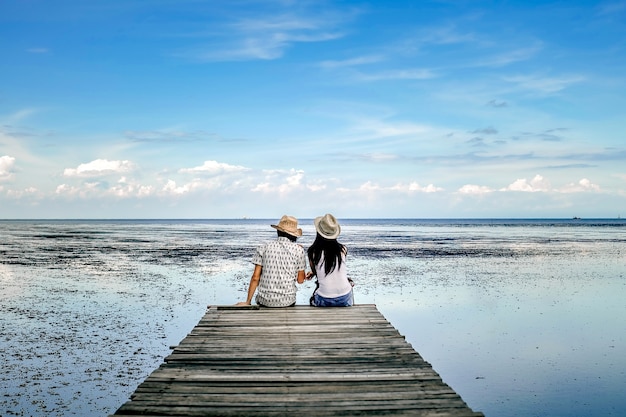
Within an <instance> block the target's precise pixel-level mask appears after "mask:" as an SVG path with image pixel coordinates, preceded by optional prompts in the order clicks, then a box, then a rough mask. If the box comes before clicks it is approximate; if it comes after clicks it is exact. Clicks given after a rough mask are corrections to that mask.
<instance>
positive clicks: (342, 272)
mask: <svg viewBox="0 0 626 417" xmlns="http://www.w3.org/2000/svg"><path fill="white" fill-rule="evenodd" d="M315 272H316V273H317V281H318V282H319V284H320V287H319V288H318V289H317V293H318V294H319V295H320V296H322V297H325V298H335V297H339V296H342V295H346V294H348V293H349V292H350V291H352V285H351V284H350V282H349V281H348V269H347V268H346V255H345V254H341V267H339V265H338V263H337V264H335V269H333V270H332V271H330V274H328V275H326V273H325V271H324V254H323V253H322V257H321V258H320V261H319V263H318V264H317V265H315Z"/></svg>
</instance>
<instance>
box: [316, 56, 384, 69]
mask: <svg viewBox="0 0 626 417" xmlns="http://www.w3.org/2000/svg"><path fill="white" fill-rule="evenodd" d="M384 59H385V57H383V56H382V55H366V56H359V57H354V58H349V59H343V60H329V61H322V62H320V63H319V66H320V67H321V68H325V69H334V68H345V67H356V66H360V65H367V64H374V63H377V62H381V61H383V60H384Z"/></svg>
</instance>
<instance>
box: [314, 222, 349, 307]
mask: <svg viewBox="0 0 626 417" xmlns="http://www.w3.org/2000/svg"><path fill="white" fill-rule="evenodd" d="M313 224H314V225H315V230H316V232H317V235H316V237H315V241H314V242H313V244H312V245H311V247H309V250H308V258H309V265H310V266H311V272H310V273H309V274H308V275H307V279H311V277H312V276H313V275H317V288H316V289H315V291H314V292H313V296H312V297H311V300H310V303H311V305H312V306H316V307H349V306H352V305H353V304H354V295H353V292H352V287H353V285H354V284H353V282H352V280H351V279H349V278H348V270H347V267H346V255H347V254H348V249H347V248H346V247H345V245H342V244H341V243H339V241H337V238H338V237H339V234H340V233H341V226H340V225H339V222H337V219H336V218H335V216H333V215H332V214H325V215H324V216H320V217H316V218H315V220H314V221H313Z"/></svg>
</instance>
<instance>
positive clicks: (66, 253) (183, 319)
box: [0, 219, 626, 416]
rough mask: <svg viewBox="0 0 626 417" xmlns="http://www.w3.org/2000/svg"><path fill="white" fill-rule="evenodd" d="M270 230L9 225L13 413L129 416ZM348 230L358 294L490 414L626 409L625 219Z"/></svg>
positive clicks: (8, 389)
mask: <svg viewBox="0 0 626 417" xmlns="http://www.w3.org/2000/svg"><path fill="white" fill-rule="evenodd" d="M272 222H273V221H271V220H197V221H194V220H186V221H149V220H146V221H137V220H129V221H95V220H94V221H0V237H1V239H0V358H1V359H2V363H3V372H2V373H1V374H0V415H3V416H4V415H7V416H10V415H58V416H64V415H102V416H105V415H107V414H109V413H112V412H114V411H115V410H116V409H117V408H118V407H119V406H120V405H121V404H122V403H124V402H125V401H126V400H127V399H128V397H129V395H130V393H132V392H133V391H134V389H135V388H136V387H137V385H138V384H139V383H140V382H141V381H142V380H143V379H144V378H145V377H146V376H147V375H148V374H150V372H152V370H154V369H155V368H156V367H158V366H159V364H160V363H161V362H162V361H163V357H164V356H166V355H167V354H168V353H169V352H170V350H169V347H170V346H171V345H175V344H177V343H178V342H179V341H180V340H181V339H182V338H183V337H184V336H185V335H186V334H187V333H188V332H189V331H190V330H191V328H192V327H193V326H194V325H195V324H196V323H197V321H198V320H199V318H200V317H201V316H202V314H203V313H204V311H205V308H206V306H207V305H208V304H214V305H219V304H232V303H234V302H236V301H238V300H242V299H244V298H245V295H246V290H247V284H248V280H249V277H250V274H251V272H252V268H251V265H250V258H251V256H252V253H253V251H254V248H255V247H256V246H257V245H258V244H260V243H261V242H263V241H266V240H270V239H273V238H274V236H275V232H274V229H271V228H270V227H269V224H270V223H272ZM301 223H302V224H303V229H304V237H303V238H301V239H300V240H299V241H300V243H302V244H303V245H304V246H305V247H306V246H308V245H310V244H311V243H312V241H313V238H314V229H313V226H312V222H311V221H310V220H301ZM342 225H343V233H342V236H341V237H340V241H342V242H343V243H345V244H346V245H347V246H348V248H349V258H348V261H349V270H350V275H351V276H352V278H353V279H354V280H355V281H356V282H357V286H356V287H355V297H356V301H357V302H358V303H375V304H376V305H377V306H378V308H379V310H380V311H381V312H382V313H383V314H384V315H385V317H387V319H388V320H389V321H390V322H391V323H392V324H393V325H394V326H396V328H398V330H399V331H400V332H401V333H402V334H403V335H405V336H406V338H407V340H408V341H409V343H411V344H412V345H413V347H414V348H415V349H416V350H417V351H418V352H420V354H421V355H422V356H423V357H424V358H425V359H426V360H427V361H429V362H430V363H431V364H432V365H433V367H434V368H435V370H436V371H437V372H438V373H439V374H440V375H441V376H442V378H443V379H444V381H445V382H446V383H448V384H449V385H450V386H451V387H452V388H454V389H455V390H456V391H457V392H458V393H459V394H460V395H461V396H462V397H463V399H464V400H465V401H466V402H467V403H468V404H469V406H470V407H472V408H473V409H474V410H480V411H483V412H484V413H485V415H487V416H574V415H575V416H610V415H614V416H622V415H626V399H625V398H624V395H623V393H624V392H626V375H625V370H626V302H625V301H624V300H625V299H626V278H625V276H624V273H625V270H626V268H625V266H626V221H624V220H578V221H573V220H519V219H514V220H397V219H396V220H346V221H343V222H342ZM299 288H300V289H299V293H298V303H299V304H305V303H306V300H307V299H308V297H309V295H310V293H311V291H312V283H306V284H305V285H303V286H301V287H299Z"/></svg>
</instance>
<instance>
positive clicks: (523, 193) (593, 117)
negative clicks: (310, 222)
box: [0, 0, 626, 218]
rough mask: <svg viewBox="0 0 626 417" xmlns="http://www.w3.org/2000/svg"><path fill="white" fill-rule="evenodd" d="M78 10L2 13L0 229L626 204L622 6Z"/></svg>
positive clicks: (270, 4) (218, 5)
mask: <svg viewBox="0 0 626 417" xmlns="http://www.w3.org/2000/svg"><path fill="white" fill-rule="evenodd" d="M74 3H75V2H70V1H68V0H58V2H55V6H54V7H52V8H50V7H43V8H33V7H29V6H28V4H27V3H24V2H14V3H12V5H11V7H10V8H9V9H7V10H8V11H7V16H8V19H12V21H14V22H15V24H12V25H9V26H6V27H3V30H4V31H5V32H6V34H5V35H6V36H3V37H0V47H3V50H4V51H5V52H6V53H5V56H4V59H5V60H6V62H10V63H11V65H4V66H0V79H3V80H11V82H10V83H5V84H6V85H5V86H3V88H2V109H3V110H2V114H0V211H1V213H0V215H2V216H7V217H13V216H14V217H20V216H34V217H58V216H62V217H68V216H69V217H72V216H81V215H84V213H85V212H98V213H103V215H106V216H108V217H111V218H113V217H140V216H142V215H144V213H147V212H148V211H143V210H142V209H146V208H149V212H150V214H151V215H154V216H164V217H176V216H177V215H181V216H198V217H239V216H244V215H245V216H256V215H273V214H272V213H274V212H275V211H279V212H282V211H283V210H285V211H290V212H293V213H295V214H298V215H299V216H301V217H305V216H315V215H317V214H319V213H318V211H321V210H326V209H329V207H327V206H330V205H333V204H336V205H337V206H340V207H342V208H343V209H345V211H346V214H347V215H348V216H350V213H352V214H354V213H358V215H367V214H368V213H370V214H376V215H380V216H385V217H393V216H399V217H402V216H423V217H430V216H437V217H455V216H459V215H462V216H478V217H481V216H485V215H498V216H499V215H502V216H517V215H520V213H522V214H523V213H533V215H538V216H539V215H541V216H546V217H550V216H563V215H564V214H565V215H568V216H569V215H571V213H569V207H572V206H574V205H575V206H577V207H579V206H580V202H581V201H585V203H588V204H585V207H588V212H589V214H592V215H594V216H599V217H601V216H603V215H606V214H611V215H614V214H615V213H616V212H617V209H616V208H615V206H616V205H618V204H620V205H623V203H624V201H625V200H624V198H626V181H624V179H623V178H625V177H624V175H625V173H624V169H623V165H624V164H623V162H624V161H626V145H624V141H623V137H622V136H623V132H624V131H626V124H625V123H626V122H625V121H624V118H623V110H622V109H624V108H626V90H625V89H626V76H625V75H624V74H623V71H620V69H621V68H623V67H625V65H626V64H625V62H626V58H625V56H626V55H624V54H621V53H619V52H621V51H622V50H623V42H622V41H620V40H621V39H626V27H625V26H624V25H623V23H622V21H623V19H620V18H622V17H623V16H624V13H626V2H624V1H623V0H620V1H614V0H613V1H608V2H605V3H599V4H594V5H588V4H583V2H571V3H567V5H564V4H556V3H554V4H547V5H545V6H542V7H541V8H537V7H536V5H535V6H533V5H528V4H525V3H519V2H516V3H515V4H512V3H510V2H506V3H501V4H498V5H497V6H494V7H488V8H487V7H483V6H481V5H478V4H475V3H474V2H464V3H463V4H456V5H452V3H451V2H438V1H435V2H430V3H429V2H426V3H424V4H422V3H420V6H419V7H408V6H407V7H404V6H406V5H407V4H408V3H406V4H404V6H403V4H400V3H399V4H397V5H396V4H395V3H394V5H393V7H390V6H389V4H388V3H384V4H383V2H366V3H363V2H347V3H346V2H336V1H322V2H319V1H308V0H307V1H295V0H278V1H275V0H232V1H213V2H202V1H195V0H181V1H180V2H170V1H166V2H163V1H157V2H145V1H130V2H122V1H117V0H113V1H104V0H92V1H89V2H85V3H84V4H82V3H81V5H80V6H77V4H74ZM42 4H43V3H42ZM539 10H540V11H541V13H540V14H539ZM580 16H586V17H587V19H586V20H584V22H583V21H581V20H580ZM3 17H4V16H3ZM44 18H45V21H46V24H45V25H42V24H40V22H41V21H42V19H44ZM129 22H132V23H133V24H132V25H129V24H128V23H129ZM581 22H582V24H581ZM547 28H549V30H548V29H547ZM68 33H88V34H90V36H88V37H71V36H68ZM15 39H22V40H23V41H22V42H21V43H20V44H19V45H18V44H15ZM59 51H63V53H60V52H59ZM87 58H89V59H87ZM586 195H590V196H593V198H588V199H586V198H585V196H586ZM122 200H123V202H122V203H123V204H117V203H119V202H121V201H122ZM251 201H253V202H254V204H250V202H251ZM303 202H305V203H303ZM49 203H52V204H49ZM466 203H468V204H466ZM37 207H40V208H39V209H37ZM51 207H55V208H56V210H57V211H56V212H54V213H53V212H48V211H46V210H44V208H45V209H50V208H51ZM563 207H566V208H567V211H568V212H567V213H563V212H562V210H563ZM140 208H142V209H140ZM500 208H502V211H501V212H500V211H499V210H500ZM85 209H88V210H85ZM91 209H95V210H96V211H93V210H91ZM179 210H180V211H179ZM259 213H261V214H259ZM577 215H584V216H587V215H588V214H587V213H577Z"/></svg>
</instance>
